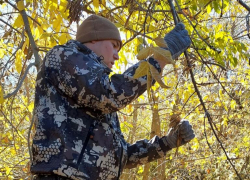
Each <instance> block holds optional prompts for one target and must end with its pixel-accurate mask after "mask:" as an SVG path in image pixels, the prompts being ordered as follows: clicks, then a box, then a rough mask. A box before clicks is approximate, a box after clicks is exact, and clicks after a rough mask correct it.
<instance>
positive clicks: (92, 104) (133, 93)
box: [44, 46, 161, 114]
mask: <svg viewBox="0 0 250 180" xmlns="http://www.w3.org/2000/svg"><path fill="white" fill-rule="evenodd" d="M150 62H151V64H153V65H154V66H155V67H156V68H157V69H158V71H161V69H160V66H159V64H158V63H157V61H155V60H154V59H151V61H150ZM44 66H45V67H44V68H45V73H46V75H45V76H46V78H47V80H48V81H49V82H50V83H51V84H52V85H53V86H55V87H56V88H57V91H59V92H60V93H62V94H63V95H65V96H67V97H70V98H71V99H73V100H74V101H75V102H76V104H78V105H79V106H83V107H88V108H91V109H93V110H99V111H100V112H101V113H102V114H107V113H111V112H115V111H118V110H120V109H121V108H124V107H125V106H126V105H128V104H129V103H131V102H132V101H133V100H134V99H136V98H137V97H138V96H140V95H141V94H142V93H144V92H145V90H146V88H147V77H146V76H144V77H141V78H138V79H135V78H133V75H134V73H135V70H136V69H137V68H138V66H139V63H137V64H135V65H134V66H132V67H131V68H129V69H128V70H127V71H125V72H124V73H123V74H114V75H112V76H111V77H109V75H108V74H107V73H106V72H105V68H104V67H103V66H102V65H101V64H98V63H97V62H96V61H95V60H93V59H92V58H90V57H89V56H88V55H85V54H83V53H81V52H79V51H77V50H76V49H72V48H67V47H65V46H56V47H54V48H53V49H52V50H51V51H50V52H49V53H47V55H46V57H45V61H44Z"/></svg>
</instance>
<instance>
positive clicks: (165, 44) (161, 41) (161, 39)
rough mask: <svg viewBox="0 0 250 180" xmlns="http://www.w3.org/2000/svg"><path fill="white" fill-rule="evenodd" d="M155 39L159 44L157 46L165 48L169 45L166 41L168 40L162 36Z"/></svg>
mask: <svg viewBox="0 0 250 180" xmlns="http://www.w3.org/2000/svg"><path fill="white" fill-rule="evenodd" d="M154 41H155V43H156V44H157V46H159V47H165V48H167V47H168V45H167V43H166V42H165V41H164V39H163V38H161V37H157V38H155V39H154Z"/></svg>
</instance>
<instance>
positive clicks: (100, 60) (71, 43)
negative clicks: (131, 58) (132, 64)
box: [66, 40, 112, 74]
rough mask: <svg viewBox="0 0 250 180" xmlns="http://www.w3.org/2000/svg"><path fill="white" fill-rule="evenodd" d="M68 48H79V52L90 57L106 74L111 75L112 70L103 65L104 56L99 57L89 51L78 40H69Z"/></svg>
mask: <svg viewBox="0 0 250 180" xmlns="http://www.w3.org/2000/svg"><path fill="white" fill-rule="evenodd" d="M66 46H74V47H75V48H77V50H78V51H80V52H82V53H84V54H87V55H89V56H90V57H91V58H92V59H94V60H95V61H96V62H97V63H98V64H100V65H101V66H102V67H103V68H104V69H105V72H106V73H108V74H109V73H111V72H112V70H111V69H110V68H109V67H108V66H107V65H106V64H104V63H103V57H102V56H100V57H99V56H97V54H96V53H95V52H94V51H92V50H91V49H89V48H88V47H87V46H85V45H84V44H82V43H80V42H79V41H76V40H69V41H68V42H67V43H66Z"/></svg>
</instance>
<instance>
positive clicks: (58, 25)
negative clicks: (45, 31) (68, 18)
mask: <svg viewBox="0 0 250 180" xmlns="http://www.w3.org/2000/svg"><path fill="white" fill-rule="evenodd" d="M61 22H62V17H61V15H57V17H56V18H55V19H54V21H53V28H54V30H55V31H56V32H59V31H60V29H61Z"/></svg>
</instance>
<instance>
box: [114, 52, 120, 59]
mask: <svg viewBox="0 0 250 180" xmlns="http://www.w3.org/2000/svg"><path fill="white" fill-rule="evenodd" d="M114 59H115V60H118V59H119V55H118V52H116V53H115V54H114Z"/></svg>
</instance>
